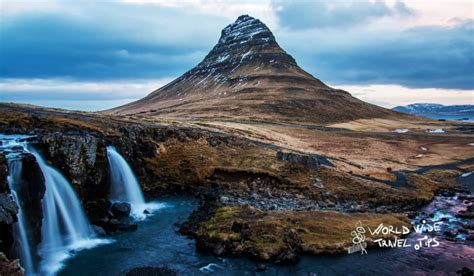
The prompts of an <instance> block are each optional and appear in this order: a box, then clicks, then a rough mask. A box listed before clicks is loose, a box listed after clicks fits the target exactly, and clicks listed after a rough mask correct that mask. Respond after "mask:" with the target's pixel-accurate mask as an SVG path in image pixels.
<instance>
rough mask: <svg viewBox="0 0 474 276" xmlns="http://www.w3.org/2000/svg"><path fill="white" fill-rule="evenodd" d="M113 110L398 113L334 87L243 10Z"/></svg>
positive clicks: (214, 114)
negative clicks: (163, 76)
mask: <svg viewBox="0 0 474 276" xmlns="http://www.w3.org/2000/svg"><path fill="white" fill-rule="evenodd" d="M106 112H107V113H114V114H136V113H140V114H144V113H146V114H149V115H159V116H168V117H179V118H183V117H191V118H234V119H261V120H272V121H285V122H305V123H315V124H321V123H331V122H342V121H349V120H355V119H361V118H375V117H387V116H392V115H393V116H396V115H397V113H396V112H393V111H390V110H387V109H384V108H381V107H378V106H374V105H371V104H368V103H365V102H362V101H360V100H358V99H356V98H354V97H352V96H351V95H350V94H349V93H347V92H345V91H342V90H337V89H333V88H330V87H329V86H327V85H325V84H324V83H322V82H321V81H320V80H318V79H316V78H315V77H313V76H312V75H310V74H308V73H307V72H305V71H304V70H303V69H301V68H300V67H299V66H298V64H297V63H296V61H295V59H294V58H293V57H292V56H290V55H289V54H287V53H286V52H285V51H284V50H283V49H282V48H281V47H280V46H279V45H278V43H277V42H276V40H275V37H274V36H273V34H272V32H271V31H270V29H269V28H268V27H267V26H266V25H265V24H263V23H262V22H261V21H260V20H258V19H255V18H253V17H251V16H248V15H242V16H239V18H237V20H236V21H235V22H234V23H232V24H230V25H228V26H227V27H225V28H224V29H223V30H222V33H221V37H220V38H219V41H218V43H217V44H216V45H215V46H214V48H213V49H212V50H211V51H210V52H209V54H208V55H207V56H206V57H205V58H204V60H203V61H201V62H200V63H199V64H198V65H197V66H196V67H194V68H193V69H191V70H190V71H188V72H186V73H185V74H184V75H182V76H180V77H179V78H177V79H176V80H174V81H172V82H171V83H169V84H167V85H165V86H163V87H161V88H159V89H158V90H156V91H154V92H152V93H150V94H149V95H148V96H146V97H145V98H143V99H140V100H138V101H135V102H132V103H129V104H126V105H123V106H120V107H117V108H114V109H111V110H108V111H106Z"/></svg>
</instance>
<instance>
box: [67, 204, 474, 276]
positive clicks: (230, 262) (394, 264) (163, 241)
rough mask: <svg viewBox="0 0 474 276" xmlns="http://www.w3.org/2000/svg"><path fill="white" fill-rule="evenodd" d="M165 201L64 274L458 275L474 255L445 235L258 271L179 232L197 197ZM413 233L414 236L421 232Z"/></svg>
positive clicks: (448, 207)
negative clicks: (161, 270) (429, 244)
mask: <svg viewBox="0 0 474 276" xmlns="http://www.w3.org/2000/svg"><path fill="white" fill-rule="evenodd" d="M457 200H458V199H457V198H456V197H454V198H443V197H437V198H436V199H435V201H433V202H432V203H431V204H430V205H428V206H427V207H425V208H424V209H423V211H425V212H427V213H431V212H432V211H434V210H435V209H436V210H437V211H434V212H435V213H434V217H433V219H437V218H438V217H439V212H442V213H443V214H449V213H452V212H454V211H455V210H454V209H453V206H456V205H457V204H459V202H458V201H457ZM160 202H162V203H164V204H165V206H166V207H165V208H162V209H160V210H157V211H156V212H155V215H154V216H153V217H151V218H149V219H148V220H146V221H142V222H139V226H138V230H137V231H135V232H131V233H120V234H118V235H115V236H114V239H115V241H116V242H115V243H112V244H108V245H105V246H101V247H97V248H94V249H92V250H88V251H83V252H81V253H79V254H78V255H77V256H76V257H75V258H73V259H70V260H69V261H68V262H67V264H66V267H65V269H64V270H62V271H61V272H60V275H123V274H124V273H126V272H127V271H129V270H130V269H132V268H135V267H145V266H152V267H153V266H155V267H160V266H166V267H169V268H171V269H173V270H175V271H177V272H178V275H203V274H213V275H399V274H406V275H430V274H436V272H439V271H444V272H446V274H455V272H456V270H459V269H461V268H462V267H463V266H469V265H471V264H472V263H471V261H472V259H473V258H474V247H473V242H471V241H463V240H456V241H448V240H445V239H443V238H440V239H439V242H440V245H439V246H438V247H433V248H423V249H420V250H415V249H414V248H413V247H411V248H391V249H375V248H369V249H367V251H368V254H366V255H361V254H360V253H353V254H341V255H337V256H305V257H302V258H301V260H300V261H299V262H297V263H296V264H294V265H287V266H276V265H273V264H267V269H266V270H265V271H263V272H256V271H255V267H256V265H257V263H255V262H253V261H251V260H248V259H246V258H218V257H214V256H210V255H203V254H200V253H198V252H196V250H195V242H194V241H193V240H190V239H187V238H186V237H184V236H182V235H180V234H179V233H177V232H176V230H177V226H176V224H177V223H182V222H184V221H186V219H187V217H188V216H189V215H190V214H191V212H192V211H193V210H194V209H195V208H196V207H197V202H196V200H195V199H192V198H187V197H171V198H162V199H160ZM444 202H447V203H446V204H445V203H444ZM433 208H435V209H433ZM446 223H448V224H449V225H448V226H449V227H450V226H451V225H455V224H457V223H463V222H462V221H457V219H456V218H455V217H454V216H451V217H450V221H447V222H446ZM347 234H348V236H350V233H347ZM410 236H411V237H412V239H414V238H415V236H416V235H410ZM438 274H439V273H438Z"/></svg>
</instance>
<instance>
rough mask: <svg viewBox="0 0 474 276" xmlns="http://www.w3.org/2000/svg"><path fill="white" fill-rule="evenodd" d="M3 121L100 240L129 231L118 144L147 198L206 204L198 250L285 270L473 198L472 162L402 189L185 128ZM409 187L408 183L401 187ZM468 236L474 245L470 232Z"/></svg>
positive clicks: (18, 113) (84, 119) (8, 217)
mask: <svg viewBox="0 0 474 276" xmlns="http://www.w3.org/2000/svg"><path fill="white" fill-rule="evenodd" d="M0 118H1V119H0V132H1V133H16V134H29V135H32V136H33V137H32V138H31V140H32V142H31V143H32V145H33V147H35V148H36V149H37V150H39V151H40V152H41V153H42V155H43V156H44V157H45V158H46V159H47V160H48V161H49V162H50V163H51V164H53V165H54V166H55V167H56V168H58V169H59V170H61V172H62V173H63V174H64V175H65V176H66V178H67V179H68V180H69V181H70V182H71V184H72V186H73V187H74V189H75V190H76V193H77V194H78V196H79V197H80V199H81V201H82V203H83V206H84V207H85V210H86V213H87V215H88V216H89V219H90V221H91V223H92V224H95V225H96V226H97V227H96V229H99V230H98V231H100V233H102V234H105V235H107V234H111V233H113V232H114V231H117V230H118V228H119V226H117V228H115V229H114V228H107V227H108V226H110V223H109V224H107V223H105V224H104V221H106V222H110V221H112V220H113V219H114V216H117V214H119V215H118V216H119V217H120V209H119V210H115V211H113V210H112V211H111V209H110V203H109V201H108V193H109V190H110V186H109V185H110V184H109V181H108V170H109V168H108V165H107V158H106V154H105V147H106V146H107V145H114V146H115V147H116V148H117V149H118V150H119V151H120V152H121V153H122V154H123V155H124V157H125V158H126V159H127V161H128V163H129V164H130V165H131V166H132V167H133V169H134V171H135V173H136V174H137V176H138V178H139V180H140V183H141V185H142V188H143V191H144V193H145V194H146V196H147V197H149V198H153V197H157V196H160V195H163V194H166V193H173V194H191V195H195V196H197V197H199V198H200V199H201V201H202V206H201V208H199V210H197V211H196V212H195V213H194V214H193V215H192V216H191V217H190V218H189V221H188V222H187V223H185V224H183V225H182V226H181V230H180V231H181V232H182V233H183V234H186V235H189V236H190V237H192V238H194V239H196V247H197V249H198V250H202V251H205V252H211V253H213V254H216V255H237V256H248V257H251V258H254V259H258V260H265V261H275V262H276V263H289V262H293V261H295V260H297V259H298V257H299V256H300V255H301V254H322V253H341V252H343V251H346V250H347V249H346V248H347V246H348V245H350V244H351V240H352V237H351V235H350V232H351V231H352V230H353V228H354V225H355V224H356V223H357V222H358V221H361V222H363V223H364V224H365V225H369V226H374V227H375V226H376V225H377V224H379V223H381V222H384V223H386V224H390V225H394V226H398V227H401V226H409V222H410V220H409V217H413V216H414V214H415V213H416V210H417V209H418V208H419V207H421V206H423V205H425V204H427V203H429V202H430V201H431V200H432V199H433V197H434V196H435V195H436V194H437V193H438V192H439V191H441V190H446V189H448V190H453V189H454V190H460V189H463V187H460V186H459V184H458V183H457V182H456V181H455V180H454V179H455V178H456V177H459V176H460V175H461V174H463V173H466V172H468V171H472V170H473V168H474V160H468V161H466V162H459V163H457V164H453V165H450V166H445V167H433V169H425V170H419V171H404V172H392V171H390V170H388V171H387V172H386V173H387V174H391V175H392V178H391V179H392V180H393V181H387V180H384V181H381V180H380V179H377V178H375V177H367V176H364V175H358V174H355V173H353V172H352V173H351V172H347V171H344V170H341V169H339V168H338V167H336V166H334V164H333V162H332V161H334V160H333V159H331V158H329V159H328V158H326V157H324V156H321V155H315V154H305V153H301V152H294V151H290V150H288V149H285V148H281V147H279V146H275V145H272V144H267V143H263V142H257V141H254V140H250V139H246V138H242V137H240V136H236V135H231V134H226V133H223V132H213V131H209V130H205V129H200V128H195V127H186V126H183V125H185V124H180V123H178V122H169V121H163V122H161V124H157V123H142V122H140V121H138V120H134V119H133V118H129V117H116V116H106V115H97V114H88V113H77V112H65V111H61V110H47V109H41V108H35V107H28V106H17V105H1V106H0ZM23 160H24V161H23V166H24V168H27V169H25V170H24V172H25V174H28V175H25V176H24V179H25V181H26V182H27V183H26V184H25V185H27V187H29V188H28V189H27V190H28V191H29V192H28V193H26V194H25V197H27V198H28V202H29V203H30V204H31V206H30V207H29V208H35V209H36V210H38V211H37V212H33V213H32V214H33V215H31V217H29V218H28V220H29V223H30V224H31V225H32V226H33V228H34V229H36V230H37V232H38V231H39V230H40V229H41V218H42V215H41V204H40V202H41V198H42V196H43V194H44V183H41V180H42V176H41V172H40V171H39V170H38V167H37V166H38V165H37V164H35V162H34V161H33V160H34V159H30V158H28V157H27V156H26V157H25V158H24V159H23ZM0 168H1V170H0V172H1V174H0V177H1V178H0V184H1V185H0V188H2V190H0V192H1V193H2V194H0V205H1V206H0V218H1V219H2V224H1V225H0V232H1V233H2V235H1V237H2V238H1V239H2V243H1V250H2V251H3V252H5V253H7V255H8V253H9V250H10V247H11V245H12V229H11V227H12V224H13V223H14V221H15V219H16V217H15V214H16V211H17V209H16V208H15V205H14V202H12V201H11V199H10V197H9V196H8V193H9V191H8V185H7V183H6V164H5V160H4V159H3V158H1V157H0ZM399 178H400V179H401V180H403V183H404V185H402V186H398V185H396V184H397V183H398V181H397V179H399ZM470 204H471V205H470V206H471V207H469V208H468V209H466V210H462V212H464V213H463V214H464V215H465V216H472V202H471V203H470ZM125 208H126V207H125ZM111 212H112V213H111ZM117 212H118V213H117ZM125 212H126V211H125ZM115 219H116V218H115ZM101 227H102V228H103V229H105V230H100V228H101ZM470 227H471V228H470V229H472V220H471V226H470ZM467 229H469V227H468V228H467ZM125 230H133V229H125ZM466 233H467V235H468V238H469V239H472V230H468V231H467V232H466ZM37 234H38V233H37ZM38 239H39V235H38V236H37V240H36V242H37V243H39V240H38ZM368 242H369V243H370V242H371V241H370V240H369V241H368Z"/></svg>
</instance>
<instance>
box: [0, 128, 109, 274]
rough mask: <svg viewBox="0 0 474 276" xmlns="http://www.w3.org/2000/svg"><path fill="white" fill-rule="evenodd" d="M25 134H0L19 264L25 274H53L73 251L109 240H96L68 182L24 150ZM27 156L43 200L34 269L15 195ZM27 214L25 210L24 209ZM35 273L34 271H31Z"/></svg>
mask: <svg viewBox="0 0 474 276" xmlns="http://www.w3.org/2000/svg"><path fill="white" fill-rule="evenodd" d="M28 137H29V136H25V135H3V134H0V151H2V152H4V153H6V157H7V159H8V167H9V177H8V183H9V186H10V190H11V193H12V196H13V197H14V200H15V202H17V204H18V205H19V206H20V210H19V213H18V215H17V216H18V217H17V218H18V236H19V239H20V245H21V251H22V252H21V264H22V266H23V267H24V268H25V273H26V275H34V274H35V273H38V274H41V275H52V274H55V273H56V272H57V271H58V270H59V269H61V267H62V266H63V261H64V260H65V259H67V258H68V257H70V256H72V253H73V252H76V251H78V250H81V249H87V248H92V247H94V246H97V245H99V244H105V243H110V242H111V241H110V240H106V239H96V238H94V236H95V235H94V233H93V231H92V229H91V226H90V225H89V222H88V221H87V218H86V216H85V214H84V211H83V209H82V206H81V204H80V202H79V200H78V198H77V196H76V194H75V193H74V190H73V189H72V187H71V185H70V184H69V182H68V181H67V180H66V178H64V176H62V175H61V173H59V172H58V171H57V170H56V169H54V168H53V167H51V166H50V165H48V164H47V163H46V162H45V160H44V159H43V158H42V157H41V155H40V154H39V153H38V152H36V151H35V150H33V149H31V148H29V147H28V143H27V142H26V138H28ZM27 152H28V153H31V154H32V155H33V156H34V157H35V159H36V162H37V163H38V165H39V167H40V169H41V172H42V174H43V176H44V180H45V187H46V191H45V195H44V197H43V222H42V227H41V236H42V240H41V244H40V245H39V252H38V253H39V255H40V257H41V262H40V264H39V268H38V269H35V266H36V265H35V264H34V263H33V261H32V255H31V254H32V249H31V247H30V244H29V242H28V241H29V239H28V231H27V229H26V228H27V227H26V226H27V225H26V223H25V219H24V215H23V213H24V211H25V210H22V209H21V206H22V204H21V200H20V198H19V197H18V196H17V190H16V189H17V188H18V187H17V185H16V184H17V183H21V181H22V179H21V170H22V161H21V155H22V154H24V153H27ZM26 211H28V210H26ZM35 270H38V271H35Z"/></svg>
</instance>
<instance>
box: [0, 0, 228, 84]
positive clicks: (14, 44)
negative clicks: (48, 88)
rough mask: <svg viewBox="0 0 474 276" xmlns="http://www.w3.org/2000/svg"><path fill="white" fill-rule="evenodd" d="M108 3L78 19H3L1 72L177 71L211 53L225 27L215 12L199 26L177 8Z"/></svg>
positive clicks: (110, 75)
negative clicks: (222, 27) (219, 33)
mask: <svg viewBox="0 0 474 276" xmlns="http://www.w3.org/2000/svg"><path fill="white" fill-rule="evenodd" d="M104 5H105V4H100V5H99V6H91V7H89V8H81V12H82V13H83V14H81V15H79V16H77V15H68V14H61V13H47V12H43V13H39V14H29V13H28V14H21V15H18V16H12V17H10V18H6V19H4V20H3V21H2V24H1V25H0V36H1V40H2V43H1V45H0V57H1V68H0V77H3V78H57V77H71V78H75V79H86V80H102V79H124V78H129V79H139V78H154V79H158V78H162V77H168V76H175V75H178V74H180V73H182V72H183V71H185V70H186V69H187V68H191V67H192V66H194V65H195V64H197V63H198V62H199V61H200V60H201V59H202V58H203V57H204V56H205V54H206V52H207V50H208V49H209V48H210V47H211V46H212V44H213V42H214V41H216V40H217V37H216V34H217V33H218V30H219V25H222V24H224V22H222V24H219V23H218V22H219V21H218V20H216V19H215V18H212V17H210V18H207V20H206V22H204V23H202V24H201V25H199V27H198V26H196V25H195V24H194V22H193V21H194V20H196V21H197V20H198V18H199V17H197V16H186V15H187V14H186V12H182V11H179V10H177V9H172V8H162V7H160V8H150V7H144V6H143V7H142V6H139V7H133V6H132V7H128V6H127V7H125V6H120V5H114V4H109V5H107V6H105V7H104ZM180 17H182V18H180ZM188 20H189V21H188ZM221 20H222V19H221ZM186 23H189V24H186ZM214 25H215V27H214ZM211 38H213V39H211Z"/></svg>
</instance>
